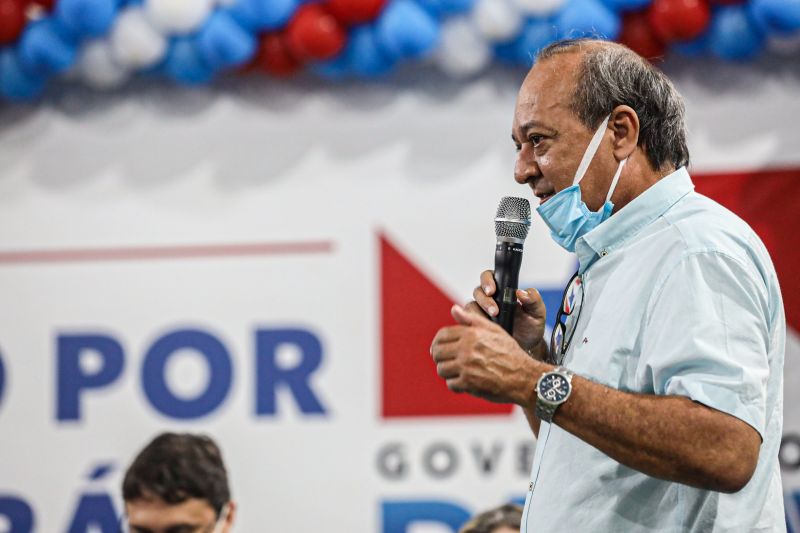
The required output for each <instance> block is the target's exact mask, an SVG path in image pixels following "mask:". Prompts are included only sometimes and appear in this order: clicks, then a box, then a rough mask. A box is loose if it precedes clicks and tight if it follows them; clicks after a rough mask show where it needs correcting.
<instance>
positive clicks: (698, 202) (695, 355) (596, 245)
mask: <svg viewBox="0 0 800 533" xmlns="http://www.w3.org/2000/svg"><path fill="white" fill-rule="evenodd" d="M754 186H757V184H754ZM576 253H577V254H578V260H579V262H580V274H581V279H582V281H583V286H584V298H583V304H582V309H581V314H580V319H578V321H577V323H576V324H575V325H574V326H575V334H574V336H573V339H572V342H571V344H570V347H569V350H568V352H567V354H566V357H565V360H564V366H566V367H567V368H569V369H570V370H572V371H573V372H575V373H576V374H578V375H580V376H583V377H586V378H589V379H592V380H594V381H597V382H600V383H603V384H605V385H608V386H609V387H613V388H616V389H620V390H624V391H632V392H638V393H644V394H655V395H680V396H686V397H689V398H691V399H692V400H694V401H696V402H699V403H702V404H704V405H707V406H709V407H713V408H714V409H717V410H719V411H723V412H725V413H728V414H731V415H733V416H735V417H737V418H739V419H741V420H743V421H745V422H747V423H748V424H750V425H751V426H752V427H754V428H755V429H756V430H757V431H758V432H759V434H760V435H761V437H762V439H763V442H762V444H761V450H760V453H759V459H758V466H757V468H756V471H755V474H754V475H753V477H752V479H751V480H750V482H749V483H748V484H747V485H746V486H745V487H744V489H742V490H741V491H739V492H737V493H735V494H723V493H719V492H712V491H707V490H700V489H696V488H693V487H689V486H687V485H682V484H679V483H673V482H668V481H663V480H660V479H656V478H653V477H650V476H647V475H645V474H642V473H640V472H638V471H636V470H633V469H631V468H628V467H627V466H624V465H622V464H620V463H618V462H616V461H614V460H613V459H611V458H609V457H608V456H607V455H605V454H603V453H602V452H600V451H599V450H597V449H596V448H593V447H592V446H590V445H589V444H586V443H585V442H583V441H581V440H580V439H578V438H577V437H574V436H573V435H572V434H570V433H567V432H566V431H564V430H563V429H561V428H560V427H559V426H558V425H555V424H548V423H545V422H542V425H541V429H540V431H539V440H538V442H537V445H536V453H535V456H534V461H533V469H532V471H531V485H530V490H529V492H528V496H527V498H526V502H525V510H524V514H523V523H522V533H546V532H570V533H579V532H592V533H600V532H609V533H617V532H625V533H627V532H631V533H634V532H645V531H646V532H654V531H655V532H676V533H686V532H703V533H708V532H723V531H724V532H736V533H744V532H756V531H758V532H762V531H763V532H767V531H768V532H774V531H786V525H785V517H784V510H783V494H782V486H781V479H780V467H779V464H778V448H779V446H780V440H781V429H782V420H783V357H784V342H785V334H786V324H785V318H784V314H783V303H782V300H781V294H780V288H779V287H778V279H777V276H776V274H775V269H774V268H773V266H772V262H771V260H770V258H769V255H768V254H767V251H766V249H765V248H764V245H763V244H762V243H761V241H760V240H759V238H758V237H757V236H756V234H755V233H754V232H753V231H752V230H751V229H750V227H749V226H748V225H747V224H746V223H745V222H743V221H742V220H741V219H739V218H738V217H737V216H736V215H734V214H733V213H731V212H730V211H728V210H726V209H725V208H723V207H722V206H720V205H719V204H717V203H715V202H714V201H712V200H710V199H708V198H706V197H704V196H702V195H700V194H698V193H696V192H694V185H693V184H692V181H691V179H690V178H689V174H688V173H687V172H686V170H685V169H680V170H678V171H676V172H674V173H672V174H670V175H669V176H666V177H665V178H663V179H661V180H660V181H658V182H657V183H656V184H655V185H653V186H652V187H650V188H649V189H648V190H647V191H645V192H644V193H643V194H641V195H640V196H638V197H637V198H635V199H634V200H633V201H631V202H630V203H629V204H628V205H626V206H625V207H624V208H622V209H621V210H620V211H619V212H617V213H615V214H614V215H613V216H612V217H611V218H609V219H608V220H607V221H606V222H604V223H603V224H601V225H600V226H598V227H597V228H595V229H594V230H592V231H591V232H589V233H587V234H586V235H584V236H583V237H582V238H581V239H579V240H578V242H577V245H576ZM574 316H575V314H573V315H572V316H571V317H570V319H572V317H574ZM571 326H572V325H568V327H571Z"/></svg>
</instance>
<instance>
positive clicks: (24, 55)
mask: <svg viewBox="0 0 800 533" xmlns="http://www.w3.org/2000/svg"><path fill="white" fill-rule="evenodd" d="M19 59H20V62H21V64H22V67H23V68H24V69H25V70H27V71H28V72H30V73H31V74H34V75H36V76H39V77H46V76H52V75H54V74H58V73H61V72H64V71H65V70H67V69H68V68H70V67H71V66H72V65H73V64H75V61H76V59H77V47H76V45H75V43H74V42H73V41H71V40H70V39H69V38H68V37H65V36H64V35H63V34H62V33H61V32H59V31H58V28H57V25H56V24H55V22H54V21H53V19H51V18H44V19H41V20H38V21H36V22H34V23H32V24H31V25H29V26H28V27H27V28H26V29H25V31H24V32H23V33H22V37H21V38H20V41H19Z"/></svg>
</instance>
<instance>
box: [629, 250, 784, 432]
mask: <svg viewBox="0 0 800 533" xmlns="http://www.w3.org/2000/svg"><path fill="white" fill-rule="evenodd" d="M753 270H754V269H748V268H747V266H746V265H744V264H742V263H741V262H740V261H738V260H736V259H734V258H732V257H730V256H727V255H725V254H722V253H719V252H700V253H691V254H687V255H686V256H684V257H683V258H682V259H681V260H680V261H679V262H678V263H677V264H676V265H675V266H674V267H673V268H672V269H671V270H670V271H669V273H668V274H667V275H666V277H665V278H664V279H663V282H662V283H660V284H659V285H658V286H657V287H656V288H655V291H654V293H653V295H652V297H651V301H650V303H649V305H648V307H647V312H646V316H645V327H644V330H643V334H642V345H641V359H640V362H639V368H638V372H637V374H638V375H639V376H641V377H642V379H645V380H647V381H650V382H651V383H652V385H653V388H654V390H655V393H656V394H663V395H680V396H687V397H689V398H691V399H692V400H694V401H696V402H699V403H702V404H704V405H706V406H708V407H712V408H714V409H717V410H719V411H722V412H725V413H728V414H730V415H732V416H735V417H736V418H739V419H740V420H743V421H745V422H746V423H748V424H749V425H751V426H752V427H753V428H755V429H756V431H758V432H759V433H760V434H761V436H762V438H763V436H764V429H765V428H764V424H765V422H764V421H765V418H766V416H765V415H766V413H765V410H766V396H767V379H768V377H769V359H768V353H769V311H768V309H769V307H768V297H767V289H766V287H765V285H764V282H763V280H762V279H761V277H760V276H758V275H757V274H755V273H754V272H753Z"/></svg>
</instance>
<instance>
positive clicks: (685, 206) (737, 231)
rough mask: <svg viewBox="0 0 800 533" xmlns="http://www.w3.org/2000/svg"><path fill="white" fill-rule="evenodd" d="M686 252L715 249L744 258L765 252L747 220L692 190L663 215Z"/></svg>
mask: <svg viewBox="0 0 800 533" xmlns="http://www.w3.org/2000/svg"><path fill="white" fill-rule="evenodd" d="M664 219H665V220H666V221H667V223H668V224H669V225H670V226H671V227H672V228H673V229H674V230H675V231H676V232H677V233H678V234H679V235H680V239H681V241H682V242H683V245H684V252H685V253H699V252H716V253H721V254H725V255H730V256H732V257H735V258H737V259H742V260H745V259H747V258H748V257H750V256H751V255H752V254H753V253H756V254H757V255H759V256H760V255H761V253H762V252H765V249H764V244H763V243H762V242H761V239H759V237H758V235H756V233H755V231H753V229H752V228H751V227H750V225H749V224H747V222H745V221H744V220H742V219H741V218H740V217H739V216H738V215H736V214H735V213H733V212H732V211H730V210H729V209H727V208H726V207H724V206H722V205H720V204H719V203H717V202H715V201H714V200H712V199H711V198H708V197H707V196H703V195H702V194H700V193H697V192H690V193H689V194H687V195H686V196H685V197H684V198H683V199H682V200H681V201H680V202H678V203H676V204H675V205H674V206H673V208H672V209H669V210H668V211H667V212H666V213H665V214H664Z"/></svg>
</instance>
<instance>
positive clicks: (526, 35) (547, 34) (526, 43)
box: [512, 18, 558, 67]
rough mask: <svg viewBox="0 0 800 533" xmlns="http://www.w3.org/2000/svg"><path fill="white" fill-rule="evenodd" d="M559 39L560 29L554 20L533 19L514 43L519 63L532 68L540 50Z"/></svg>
mask: <svg viewBox="0 0 800 533" xmlns="http://www.w3.org/2000/svg"><path fill="white" fill-rule="evenodd" d="M556 39H558V28H557V27H556V25H555V23H554V22H553V20H551V19H549V18H547V19H531V20H529V21H528V22H527V23H526V24H525V26H524V27H523V28H522V31H521V32H520V34H519V35H518V36H517V38H516V39H514V41H512V42H513V43H514V55H515V57H516V61H517V63H520V64H522V65H525V66H528V67H530V66H532V65H533V61H534V59H535V58H536V54H538V53H539V50H541V49H542V48H544V47H545V46H547V45H549V44H550V43H552V42H553V41H555V40H556Z"/></svg>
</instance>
